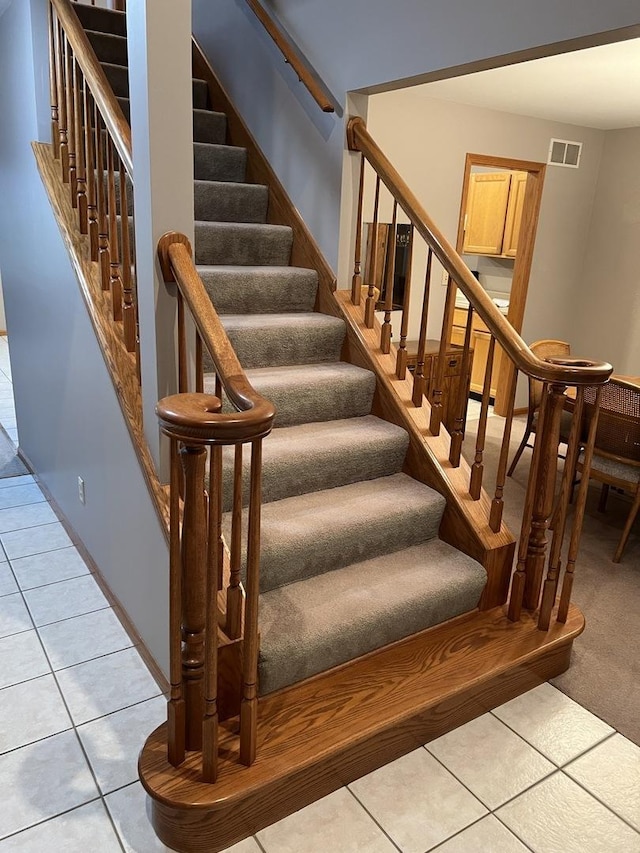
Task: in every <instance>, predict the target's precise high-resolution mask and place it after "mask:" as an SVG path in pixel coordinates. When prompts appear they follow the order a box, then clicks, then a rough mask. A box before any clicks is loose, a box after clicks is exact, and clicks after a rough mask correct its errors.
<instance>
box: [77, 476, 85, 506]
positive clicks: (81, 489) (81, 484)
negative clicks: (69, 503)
mask: <svg viewBox="0 0 640 853" xmlns="http://www.w3.org/2000/svg"><path fill="white" fill-rule="evenodd" d="M78 497H79V498H80V503H81V504H84V503H85V499H84V480H83V479H82V477H78Z"/></svg>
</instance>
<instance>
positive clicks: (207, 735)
mask: <svg viewBox="0 0 640 853" xmlns="http://www.w3.org/2000/svg"><path fill="white" fill-rule="evenodd" d="M207 538H208V549H207V581H206V595H205V601H206V620H205V664H204V672H205V683H204V719H203V721H202V777H203V779H204V781H205V782H215V781H216V778H217V776H218V590H219V589H221V588H222V557H223V545H222V448H221V447H219V446H215V445H214V446H213V447H212V448H211V458H210V462H209V531H208V537H207Z"/></svg>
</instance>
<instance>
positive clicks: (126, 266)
mask: <svg viewBox="0 0 640 853" xmlns="http://www.w3.org/2000/svg"><path fill="white" fill-rule="evenodd" d="M119 162H120V171H119V173H118V183H119V189H120V223H121V234H122V247H121V248H122V253H121V254H122V264H121V267H122V332H123V335H124V344H125V346H126V348H127V351H128V352H135V350H136V343H137V341H136V306H135V300H134V293H133V277H132V264H133V259H132V255H131V240H130V237H129V222H130V221H133V218H132V217H131V219H130V217H129V198H128V189H127V173H126V171H125V168H124V165H123V163H122V160H120V161H119ZM196 391H202V388H196Z"/></svg>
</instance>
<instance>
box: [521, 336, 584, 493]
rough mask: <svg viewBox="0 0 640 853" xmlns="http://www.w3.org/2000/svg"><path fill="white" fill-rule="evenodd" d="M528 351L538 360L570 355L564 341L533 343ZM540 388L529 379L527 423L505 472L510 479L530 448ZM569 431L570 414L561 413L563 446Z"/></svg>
mask: <svg viewBox="0 0 640 853" xmlns="http://www.w3.org/2000/svg"><path fill="white" fill-rule="evenodd" d="M529 349H530V350H531V352H532V353H534V354H535V355H537V356H538V358H550V357H551V356H553V357H556V358H557V357H560V358H561V357H562V356H568V355H571V345H570V344H568V343H567V342H566V341H554V340H544V341H534V343H532V344H529ZM542 388H543V383H542V382H540V380H539V379H532V378H531V377H529V408H528V410H527V423H526V425H525V428H524V435H523V437H522V441H521V442H520V447H518V449H517V450H516V454H515V456H514V457H513V462H512V463H511V465H510V467H509V470H508V471H507V476H508V477H511V475H512V474H513V472H514V471H515V470H516V465H517V464H518V462H519V460H520V457H521V456H522V451H523V450H524V449H525V447H531V446H532V445H530V444H529V438H530V437H531V433H533V432H535V431H536V427H537V424H538V412H539V410H540V404H541V403H542ZM570 429H571V413H570V412H563V413H562V417H561V420H560V440H561V441H562V442H563V443H564V444H566V443H567V441H568V439H569V430H570Z"/></svg>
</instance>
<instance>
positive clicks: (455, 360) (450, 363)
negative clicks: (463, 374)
mask: <svg viewBox="0 0 640 853" xmlns="http://www.w3.org/2000/svg"><path fill="white" fill-rule="evenodd" d="M457 364H458V359H457V358H452V359H451V361H450V362H449V367H456V366H457Z"/></svg>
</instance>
